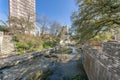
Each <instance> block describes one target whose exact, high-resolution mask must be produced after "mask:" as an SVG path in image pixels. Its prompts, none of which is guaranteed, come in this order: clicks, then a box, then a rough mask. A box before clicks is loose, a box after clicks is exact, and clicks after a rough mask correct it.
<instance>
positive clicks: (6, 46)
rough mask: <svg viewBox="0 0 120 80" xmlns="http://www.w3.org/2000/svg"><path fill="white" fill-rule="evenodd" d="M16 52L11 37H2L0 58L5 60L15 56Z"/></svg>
mask: <svg viewBox="0 0 120 80" xmlns="http://www.w3.org/2000/svg"><path fill="white" fill-rule="evenodd" d="M16 54H17V53H16V50H15V46H14V42H13V40H12V36H10V35H4V36H3V41H2V49H1V53H0V58H5V57H9V56H13V55H16Z"/></svg>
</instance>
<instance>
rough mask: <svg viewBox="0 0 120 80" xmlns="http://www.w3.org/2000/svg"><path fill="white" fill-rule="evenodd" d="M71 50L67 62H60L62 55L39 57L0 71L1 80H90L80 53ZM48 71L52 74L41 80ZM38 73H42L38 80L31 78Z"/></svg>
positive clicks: (73, 49)
mask: <svg viewBox="0 0 120 80" xmlns="http://www.w3.org/2000/svg"><path fill="white" fill-rule="evenodd" d="M70 48H71V49H72V53H70V54H67V55H65V58H67V60H66V61H65V60H63V61H61V60H58V59H60V58H59V56H61V55H59V56H58V57H46V56H39V57H36V58H34V59H31V60H29V61H26V62H24V63H20V64H18V65H16V66H12V67H9V68H5V69H2V70H0V80H88V78H87V76H86V73H85V71H84V68H83V66H82V62H81V59H82V58H81V55H80V52H77V50H76V49H75V48H74V47H70ZM63 55H64V54H63ZM66 56H67V57H66ZM63 57H64V56H62V57H61V58H63ZM48 69H49V70H50V72H51V73H50V74H49V75H46V76H45V77H46V78H44V79H43V78H40V76H41V75H40V74H42V73H44V71H45V70H48ZM38 71H40V72H41V73H40V74H39V75H37V78H31V77H32V76H34V75H36V73H37V72H38ZM44 74H46V73H44Z"/></svg>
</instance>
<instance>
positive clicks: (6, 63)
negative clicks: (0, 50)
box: [0, 47, 59, 69]
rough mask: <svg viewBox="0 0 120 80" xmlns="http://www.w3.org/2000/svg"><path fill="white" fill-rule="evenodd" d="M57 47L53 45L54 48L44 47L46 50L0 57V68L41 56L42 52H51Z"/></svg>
mask: <svg viewBox="0 0 120 80" xmlns="http://www.w3.org/2000/svg"><path fill="white" fill-rule="evenodd" d="M58 48H59V47H55V48H50V49H46V50H43V51H38V52H33V53H26V54H23V55H17V56H12V57H8V58H5V59H1V60H0V69H3V68H6V67H11V66H14V65H17V64H19V63H22V62H24V61H27V60H30V59H32V58H35V57H38V56H41V55H43V54H44V53H49V52H51V51H53V50H55V49H58Z"/></svg>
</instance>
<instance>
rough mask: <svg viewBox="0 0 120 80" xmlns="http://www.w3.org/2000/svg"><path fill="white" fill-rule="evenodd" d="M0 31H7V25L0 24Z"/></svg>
mask: <svg viewBox="0 0 120 80" xmlns="http://www.w3.org/2000/svg"><path fill="white" fill-rule="evenodd" d="M0 31H3V32H9V28H8V27H7V26H0Z"/></svg>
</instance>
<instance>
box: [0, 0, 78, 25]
mask: <svg viewBox="0 0 120 80" xmlns="http://www.w3.org/2000/svg"><path fill="white" fill-rule="evenodd" d="M76 9H77V6H76V5H75V0H36V14H37V17H38V18H42V17H43V16H46V17H47V18H48V19H50V20H52V21H57V22H60V23H61V24H62V25H69V26H70V25H71V20H70V16H71V14H72V12H73V11H76ZM8 16H9V8H8V0H0V20H7V19H8Z"/></svg>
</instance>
